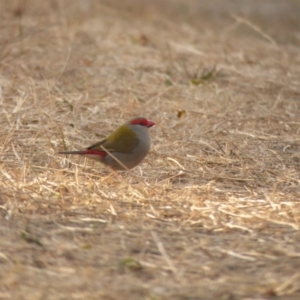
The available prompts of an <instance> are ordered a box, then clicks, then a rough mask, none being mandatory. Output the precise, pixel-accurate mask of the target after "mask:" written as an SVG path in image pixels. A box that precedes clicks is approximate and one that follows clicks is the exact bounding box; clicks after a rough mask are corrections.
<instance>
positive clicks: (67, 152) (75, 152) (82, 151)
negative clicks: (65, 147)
mask: <svg viewBox="0 0 300 300" xmlns="http://www.w3.org/2000/svg"><path fill="white" fill-rule="evenodd" d="M58 154H79V155H83V154H85V150H81V151H61V152H58Z"/></svg>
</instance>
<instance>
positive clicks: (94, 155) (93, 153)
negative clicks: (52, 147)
mask: <svg viewBox="0 0 300 300" xmlns="http://www.w3.org/2000/svg"><path fill="white" fill-rule="evenodd" d="M58 154H78V155H84V156H88V157H90V158H94V159H96V160H98V159H99V158H103V157H105V156H106V155H107V153H106V152H105V151H101V150H88V149H87V150H81V151H61V152H58ZM97 157H98V158H97Z"/></svg>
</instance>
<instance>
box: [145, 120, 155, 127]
mask: <svg viewBox="0 0 300 300" xmlns="http://www.w3.org/2000/svg"><path fill="white" fill-rule="evenodd" d="M153 125H155V123H154V122H152V121H148V123H147V127H148V128H150V127H152V126H153Z"/></svg>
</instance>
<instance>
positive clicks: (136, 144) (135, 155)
mask: <svg viewBox="0 0 300 300" xmlns="http://www.w3.org/2000/svg"><path fill="white" fill-rule="evenodd" d="M154 124H155V123H154V122H152V121H149V120H147V119H145V118H142V117H139V118H134V119H131V120H129V121H128V122H126V123H125V124H123V125H122V126H120V127H119V128H117V129H116V130H115V131H114V132H113V133H111V134H110V135H109V136H108V137H107V138H105V139H104V140H102V141H100V142H98V143H96V144H93V145H91V146H90V147H88V148H86V149H84V150H80V151H62V152H58V154H78V155H82V156H85V157H88V158H91V159H94V160H97V161H100V162H101V163H103V164H104V165H106V166H108V167H110V168H111V169H113V170H129V169H132V168H134V167H136V166H137V165H138V164H139V163H140V162H141V161H142V160H143V159H144V158H145V157H146V155H147V154H148V152H149V150H150V145H151V139H150V135H149V131H148V128H150V127H152V126H153V125H154Z"/></svg>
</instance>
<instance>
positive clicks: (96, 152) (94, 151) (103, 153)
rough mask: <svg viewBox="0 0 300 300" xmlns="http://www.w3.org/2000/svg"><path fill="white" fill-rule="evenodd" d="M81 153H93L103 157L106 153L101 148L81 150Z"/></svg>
mask: <svg viewBox="0 0 300 300" xmlns="http://www.w3.org/2000/svg"><path fill="white" fill-rule="evenodd" d="M83 155H95V156H101V157H105V156H106V155H107V153H106V152H105V151H101V150H85V151H84V152H83Z"/></svg>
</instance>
